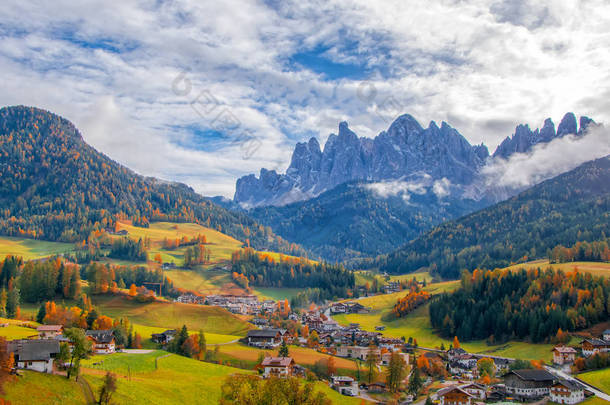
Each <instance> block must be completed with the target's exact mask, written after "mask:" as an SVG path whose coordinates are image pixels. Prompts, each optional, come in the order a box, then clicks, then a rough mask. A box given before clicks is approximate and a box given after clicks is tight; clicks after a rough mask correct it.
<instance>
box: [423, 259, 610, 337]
mask: <svg viewBox="0 0 610 405" xmlns="http://www.w3.org/2000/svg"><path fill="white" fill-rule="evenodd" d="M609 297H610V280H609V279H607V278H604V277H596V276H592V275H591V274H590V273H580V272H578V271H573V272H568V273H564V272H563V271H561V270H559V271H554V270H552V269H547V270H540V269H531V270H527V271H526V270H523V269H522V270H518V271H503V270H495V271H482V270H475V271H474V272H473V273H470V272H468V271H464V272H463V274H462V279H461V287H460V288H459V289H458V290H456V291H455V292H453V293H444V294H442V295H441V296H439V297H438V298H437V299H434V300H433V301H432V303H431V304H430V321H431V323H432V326H433V327H434V328H436V329H438V330H439V332H440V334H441V335H443V336H446V337H452V336H458V337H459V338H460V339H461V340H465V341H468V340H473V339H488V341H491V342H503V341H507V340H509V339H515V338H516V339H528V340H530V341H532V342H543V341H550V339H551V338H552V337H553V336H556V335H557V332H558V331H559V330H562V331H575V330H579V329H584V328H588V327H590V326H591V325H594V324H596V323H598V322H601V321H604V320H607V319H608V317H609V316H610V298H609Z"/></svg>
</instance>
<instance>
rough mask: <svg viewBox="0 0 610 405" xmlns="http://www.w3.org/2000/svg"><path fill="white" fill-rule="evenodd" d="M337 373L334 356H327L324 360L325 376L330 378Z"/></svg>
mask: <svg viewBox="0 0 610 405" xmlns="http://www.w3.org/2000/svg"><path fill="white" fill-rule="evenodd" d="M336 372H337V364H336V362H335V357H334V356H328V358H327V359H326V375H328V377H329V378H330V377H332V376H333V375H335V373H336Z"/></svg>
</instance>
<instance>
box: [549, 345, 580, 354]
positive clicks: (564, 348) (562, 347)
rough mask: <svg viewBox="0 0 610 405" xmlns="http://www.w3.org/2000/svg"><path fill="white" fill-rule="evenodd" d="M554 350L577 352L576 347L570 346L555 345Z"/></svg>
mask: <svg viewBox="0 0 610 405" xmlns="http://www.w3.org/2000/svg"><path fill="white" fill-rule="evenodd" d="M553 351H558V352H559V353H576V349H574V348H573V347H569V346H555V347H554V348H553Z"/></svg>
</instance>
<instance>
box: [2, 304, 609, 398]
mask: <svg viewBox="0 0 610 405" xmlns="http://www.w3.org/2000/svg"><path fill="white" fill-rule="evenodd" d="M177 301H179V302H185V303H191V304H199V305H213V306H219V307H222V308H226V309H227V310H229V311H230V312H232V313H238V314H246V315H255V316H253V317H251V318H250V323H251V324H252V325H254V326H255V327H256V328H255V329H251V330H249V331H248V332H247V335H246V336H245V337H243V338H242V339H240V343H241V344H243V345H247V346H250V347H253V348H256V349H260V350H261V353H264V357H262V359H261V361H260V363H259V364H258V365H257V366H256V367H255V369H256V370H258V372H259V374H260V376H261V377H262V378H270V377H276V378H286V377H291V376H295V377H302V378H307V377H308V373H309V371H308V369H307V367H305V366H302V365H299V364H297V363H296V362H295V360H294V359H293V358H292V357H291V356H290V347H295V346H298V347H305V348H310V349H314V350H316V351H319V352H321V353H325V354H329V355H331V356H334V357H338V358H345V359H350V360H354V361H356V362H357V363H358V364H359V365H362V367H363V371H362V372H361V371H360V369H358V373H357V375H339V374H332V375H329V376H328V381H327V383H328V385H329V386H330V387H331V388H333V389H334V390H336V391H337V392H339V393H340V394H342V395H345V396H350V397H360V398H363V399H366V400H369V401H373V402H383V399H382V398H384V397H383V395H384V394H385V393H389V391H390V390H392V388H391V387H389V386H388V382H387V381H386V380H384V379H383V376H384V375H385V373H386V372H388V371H387V370H389V369H390V368H393V367H395V366H396V365H398V367H399V369H400V370H399V373H398V375H399V376H400V378H401V380H400V381H399V382H398V384H397V387H398V390H399V392H400V391H402V392H403V393H404V394H405V395H402V396H401V398H402V400H401V402H400V403H414V402H421V401H423V400H425V399H426V398H429V399H430V400H431V401H432V402H435V403H438V404H440V405H471V404H475V403H487V402H535V401H540V400H544V401H546V400H550V401H552V402H554V403H559V404H577V403H579V402H582V401H584V400H585V399H586V398H588V397H591V396H593V395H598V396H602V397H603V398H607V395H605V394H604V393H603V392H600V391H599V390H597V389H596V388H595V387H592V386H589V385H587V384H585V383H584V382H582V381H579V380H578V379H577V378H574V377H572V376H571V375H570V374H571V369H572V366H573V365H574V364H575V363H576V362H577V361H578V359H586V358H590V357H591V356H595V355H596V354H598V353H608V352H610V330H606V331H604V332H603V334H602V335H601V336H599V337H597V338H585V339H583V340H582V341H580V346H579V347H572V346H566V345H563V344H559V345H557V346H556V347H554V348H553V364H552V365H543V364H541V365H538V366H537V367H532V366H531V365H530V363H529V362H525V361H523V360H519V359H514V358H507V357H500V356H492V355H488V354H478V353H469V352H468V351H466V350H464V349H463V348H461V347H460V345H459V342H458V340H457V337H456V338H455V340H454V344H453V345H452V346H451V347H449V348H444V347H440V348H426V347H419V346H418V344H417V340H416V339H413V338H411V337H409V338H408V339H406V338H404V337H403V338H395V337H388V336H384V334H383V331H384V327H383V326H382V325H380V326H378V327H376V328H375V331H366V330H363V329H362V328H361V327H360V325H359V324H357V323H351V324H349V325H346V326H342V325H340V324H339V323H338V322H337V321H335V320H334V319H333V315H337V314H365V313H368V312H369V311H370V309H369V308H367V307H365V306H363V305H361V304H360V303H358V302H356V301H342V302H334V303H330V304H328V305H325V306H321V307H317V306H315V305H312V306H310V308H309V309H308V310H304V311H297V312H295V311H292V310H291V309H290V306H289V304H288V303H287V301H278V302H275V301H272V300H265V301H262V302H260V301H259V300H258V298H257V297H256V296H253V295H250V296H236V295H210V296H207V297H205V298H203V297H199V296H196V295H192V294H189V295H183V296H181V297H179V298H178V299H177ZM63 332H64V330H63V327H62V326H61V325H44V324H43V325H40V326H38V327H37V329H36V334H35V335H34V334H32V336H30V337H29V338H28V339H19V340H12V341H8V351H9V352H10V353H12V354H13V356H14V359H15V368H16V372H18V370H20V369H24V370H32V371H37V372H40V373H53V372H55V371H56V370H57V369H58V368H62V367H63V368H65V367H66V366H67V364H56V362H55V360H56V359H57V358H58V355H59V353H60V344H61V343H67V344H68V345H69V346H71V345H72V342H71V341H70V339H68V338H67V337H66V336H65V335H64V334H63ZM177 334H178V331H177V330H175V329H170V330H166V331H164V332H162V333H153V334H152V335H151V336H150V339H151V340H152V342H154V343H156V344H158V345H159V348H165V347H166V346H167V345H168V344H169V343H170V342H171V341H172V340H173V339H174V338H175V337H176V335H177ZM84 335H85V336H86V339H87V340H89V341H90V342H91V351H92V354H98V355H99V354H112V353H115V352H118V351H121V350H123V348H122V347H119V345H117V344H116V340H115V336H114V335H113V331H112V330H85V331H84ZM273 351H277V355H275V353H273ZM371 364H372V366H371ZM367 365H368V366H371V367H374V368H375V371H376V375H377V376H378V378H374V379H371V378H369V379H368V381H367V379H366V378H365V377H364V376H365V372H364V368H366V366H367ZM420 373H421V376H420ZM414 374H417V378H418V379H420V381H419V382H418V384H419V385H417V386H414V383H413V380H414V378H416V377H414ZM433 386H434V388H435V389H431V388H432V387H433ZM393 391H394V392H396V389H394V390H393ZM423 392H425V393H426V396H424V397H422V395H421V394H422V393H423Z"/></svg>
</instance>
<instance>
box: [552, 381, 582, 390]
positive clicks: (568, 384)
mask: <svg viewBox="0 0 610 405" xmlns="http://www.w3.org/2000/svg"><path fill="white" fill-rule="evenodd" d="M557 384H560V385H563V386H564V387H566V388H567V389H569V390H571V391H578V390H582V389H583V387H582V385H580V384H578V383H576V382H574V381H568V380H559V381H557V383H556V384H555V385H557Z"/></svg>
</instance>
